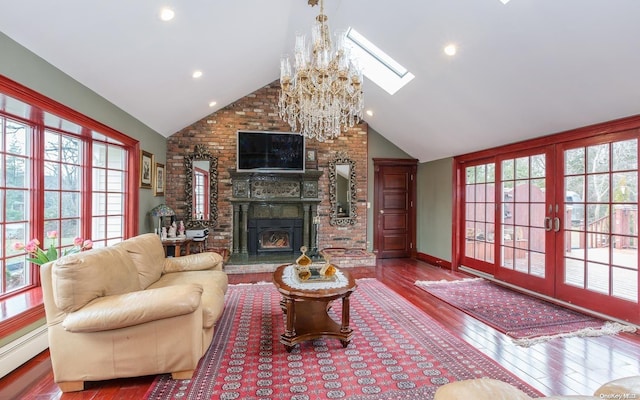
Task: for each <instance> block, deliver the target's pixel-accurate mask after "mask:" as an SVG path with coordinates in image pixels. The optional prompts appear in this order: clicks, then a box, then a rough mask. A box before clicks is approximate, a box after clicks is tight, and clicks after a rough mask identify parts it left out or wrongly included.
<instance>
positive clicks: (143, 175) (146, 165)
mask: <svg viewBox="0 0 640 400" xmlns="http://www.w3.org/2000/svg"><path fill="white" fill-rule="evenodd" d="M152 186H153V154H152V153H149V152H148V151H144V150H140V187H141V188H143V189H151V187H152Z"/></svg>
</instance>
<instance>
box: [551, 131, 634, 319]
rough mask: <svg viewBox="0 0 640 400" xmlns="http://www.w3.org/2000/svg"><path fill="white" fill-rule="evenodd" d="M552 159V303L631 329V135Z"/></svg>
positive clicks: (565, 150) (562, 151) (571, 148)
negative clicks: (558, 191) (555, 164)
mask: <svg viewBox="0 0 640 400" xmlns="http://www.w3.org/2000/svg"><path fill="white" fill-rule="evenodd" d="M557 159H558V160H559V163H560V165H562V171H561V173H562V178H561V181H560V182H559V185H560V186H562V187H563V189H564V193H565V201H564V202H563V203H564V204H563V208H562V214H563V226H562V229H560V230H559V231H558V232H557V234H556V243H557V245H558V250H559V251H557V252H556V261H555V264H556V265H557V268H556V276H555V281H556V297H557V298H559V299H562V300H565V301H568V302H571V303H575V304H580V305H582V306H585V307H587V308H589V309H592V310H596V311H599V312H602V313H605V314H609V315H615V316H617V317H620V318H622V319H626V320H630V321H633V322H635V323H638V322H639V319H640V318H639V309H638V281H639V276H638V261H639V260H638V135H637V133H636V132H629V133H626V134H616V135H615V136H614V135H606V136H603V137H597V138H593V139H589V140H581V141H575V142H571V143H566V144H562V145H559V146H557ZM561 204H562V203H561Z"/></svg>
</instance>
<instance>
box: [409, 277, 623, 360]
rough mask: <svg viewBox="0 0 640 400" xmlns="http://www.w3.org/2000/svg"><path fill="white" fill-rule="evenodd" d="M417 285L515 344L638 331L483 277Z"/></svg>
mask: <svg viewBox="0 0 640 400" xmlns="http://www.w3.org/2000/svg"><path fill="white" fill-rule="evenodd" d="M415 284H416V286H418V287H419V288H421V289H423V290H425V291H427V292H429V293H431V294H432V295H434V296H436V297H438V298H439V299H441V300H443V301H445V302H447V303H449V304H451V305H452V306H454V307H456V308H458V309H460V310H462V311H464V312H466V313H467V314H469V315H471V316H472V317H474V318H477V319H478V320H480V321H482V322H484V323H485V324H487V325H489V326H492V327H493V328H495V329H497V330H498V331H500V332H502V333H505V334H506V335H508V336H510V337H511V338H512V339H513V341H514V343H516V344H517V345H520V346H524V347H527V346H531V345H533V344H536V343H540V342H544V341H547V340H551V339H554V338H558V337H570V336H602V335H610V334H616V333H618V332H622V331H625V332H634V331H635V328H633V327H631V326H627V325H623V324H619V323H614V322H606V321H603V320H600V319H597V318H593V317H590V316H588V315H585V314H582V313H579V312H576V311H573V310H569V309H567V308H564V307H561V306H558V305H555V304H552V303H549V302H546V301H544V300H540V299H536V298H534V297H531V296H527V295H524V294H521V293H518V292H515V291H513V290H509V289H507V288H504V287H502V286H499V285H496V284H494V283H491V282H489V281H487V280H485V279H482V278H477V279H462V280H457V281H416V282H415Z"/></svg>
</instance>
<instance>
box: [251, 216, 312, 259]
mask: <svg viewBox="0 0 640 400" xmlns="http://www.w3.org/2000/svg"><path fill="white" fill-rule="evenodd" d="M302 226H303V223H302V219H301V218H268V219H249V221H248V227H247V228H248V229H247V231H248V237H247V240H248V243H247V245H248V246H247V247H248V249H247V250H248V251H249V254H251V255H258V254H264V253H293V252H294V251H296V250H297V249H299V248H300V246H302Z"/></svg>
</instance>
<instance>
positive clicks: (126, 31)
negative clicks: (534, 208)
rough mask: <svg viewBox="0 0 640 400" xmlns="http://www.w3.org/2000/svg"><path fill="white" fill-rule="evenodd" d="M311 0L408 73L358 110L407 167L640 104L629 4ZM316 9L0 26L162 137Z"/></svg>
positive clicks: (85, 17)
mask: <svg viewBox="0 0 640 400" xmlns="http://www.w3.org/2000/svg"><path fill="white" fill-rule="evenodd" d="M325 1H326V5H325V8H326V14H327V15H328V17H329V24H330V27H331V29H332V30H335V29H338V28H342V29H345V28H347V27H353V28H355V29H357V30H358V31H359V32H360V33H362V34H364V35H365V36H366V37H367V38H368V39H369V40H371V41H372V42H373V43H374V44H376V45H377V46H378V47H379V48H381V49H382V50H384V51H385V52H386V53H388V54H389V55H391V56H392V57H394V58H395V59H396V60H397V61H398V62H400V63H401V64H403V65H404V66H405V67H406V68H408V69H409V70H410V71H411V72H412V73H413V74H414V75H415V79H414V80H413V81H412V82H410V83H409V84H408V85H407V86H405V87H404V88H403V89H401V90H400V91H398V92H397V93H396V94H395V95H393V96H391V95H389V94H387V93H386V92H385V91H383V90H382V89H380V88H379V87H377V86H376V85H375V84H374V83H372V82H371V81H369V80H365V87H364V90H365V108H366V109H370V110H372V111H373V116H366V117H365V119H366V121H367V122H368V123H369V125H370V126H371V127H372V128H373V129H375V130H376V131H377V132H379V133H380V134H381V135H383V136H384V137H386V138H387V139H388V140H390V141H391V142H392V143H394V144H395V145H397V146H398V147H400V148H401V149H402V150H404V151H405V152H407V153H408V154H409V155H411V156H413V157H415V158H417V159H419V160H420V161H422V162H424V161H430V160H436V159H440V158H444V157H449V156H453V155H457V154H463V153H467V152H470V151H475V150H480V149H484V148H488V147H492V146H496V145H500V144H505V143H512V142H516V141H521V140H524V139H527V138H532V137H537V136H543V135H548V134H552V133H556V132H560V131H564V130H567V129H571V128H577V127H581V126H585V125H590V124H593V123H597V122H603V121H608V120H611V119H616V118H620V117H625V116H629V115H635V114H639V113H640V79H639V77H638V75H639V74H640V22H639V21H640V1H638V0H510V1H509V2H508V3H507V4H503V3H502V2H501V1H500V0H427V1H425V0H398V1H394V2H391V1H382V0H373V1H372V0H369V1H366V0H325ZM162 6H170V7H172V8H173V9H174V11H175V13H176V16H175V18H174V19H173V20H172V21H170V22H163V21H161V20H160V19H159V18H158V15H159V12H160V8H161V7H162ZM317 14H318V7H313V8H312V7H310V6H309V5H308V4H307V0H269V1H265V0H233V1H231V0H229V1H220V0H218V1H215V0H208V1H203V0H188V1H178V0H165V1H162V2H158V1H153V0H135V1H124V0H91V1H87V0H61V1H51V0H22V1H16V0H11V1H9V0H0V31H1V32H3V33H4V34H6V35H8V36H9V37H11V38H12V39H14V40H15V41H17V42H18V43H20V44H21V45H23V46H24V47H26V48H27V49H29V50H31V51H33V52H34V53H36V54H37V55H39V56H40V57H42V58H43V59H45V60H46V61H48V62H49V63H51V64H53V65H54V66H56V67H57V68H59V69H61V70H62V71H64V72H65V73H67V74H68V75H70V76H71V77H73V78H74V79H76V80H77V81H79V82H80V83H82V84H84V85H85V86H87V87H88V88H90V89H92V90H93V91H95V92H96V93H98V94H100V95H101V96H103V97H104V98H106V99H107V100H109V101H111V102H112V103H114V104H115V105H116V106H118V107H120V108H122V109H123V110H125V111H126V112H128V113H129V114H131V115H132V116H134V117H136V118H137V119H139V120H140V121H142V122H143V123H145V124H146V125H148V126H149V127H151V128H152V129H154V130H156V131H158V132H159V133H161V134H162V135H165V136H170V135H172V134H173V133H175V132H176V131H178V130H180V129H181V128H183V127H185V126H188V125H189V124H191V123H192V122H194V121H197V120H199V119H201V118H203V117H205V116H206V115H208V114H210V113H212V112H214V111H216V110H218V109H220V108H222V107H224V106H226V105H227V104H229V103H231V102H233V101H235V100H236V99H238V98H241V97H243V96H245V95H247V94H249V93H251V92H253V91H255V90H257V89H259V88H260V87H262V86H264V85H266V84H268V83H270V82H272V81H274V80H276V79H278V77H279V60H280V57H281V55H282V54H284V53H291V51H292V48H293V40H294V36H295V33H296V32H305V33H309V32H310V29H311V25H312V23H313V21H314V18H315V16H316V15H317ZM449 43H455V44H456V45H457V47H458V52H457V54H456V55H455V56H454V57H450V56H447V55H445V54H444V52H443V48H444V46H445V45H447V44H449ZM1 56H2V54H1V52H0V57H1ZM194 70H201V71H202V72H203V76H202V77H201V78H199V79H193V78H192V77H191V74H192V72H193V71H194ZM211 101H215V102H216V105H215V106H214V107H210V106H209V103H210V102H211Z"/></svg>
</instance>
